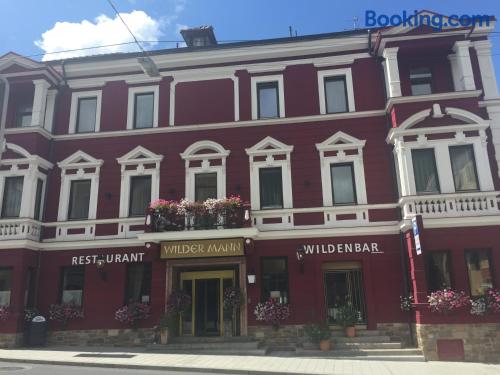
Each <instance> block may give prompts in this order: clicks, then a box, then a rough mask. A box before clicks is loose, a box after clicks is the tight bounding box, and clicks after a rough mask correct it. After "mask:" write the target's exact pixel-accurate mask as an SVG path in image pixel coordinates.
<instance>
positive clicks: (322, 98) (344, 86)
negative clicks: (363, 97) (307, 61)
mask: <svg viewBox="0 0 500 375" xmlns="http://www.w3.org/2000/svg"><path fill="white" fill-rule="evenodd" d="M318 89H319V104H320V113H321V114H323V115H324V114H330V113H342V112H354V111H355V110H356V107H355V103H354V88H353V83H352V72H351V68H344V69H329V70H320V71H318Z"/></svg>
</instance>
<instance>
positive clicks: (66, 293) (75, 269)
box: [61, 266, 85, 306]
mask: <svg viewBox="0 0 500 375" xmlns="http://www.w3.org/2000/svg"><path fill="white" fill-rule="evenodd" d="M84 275H85V268H84V266H72V267H64V268H63V272H62V288H61V303H67V304H72V305H75V306H82V303H83V280H84Z"/></svg>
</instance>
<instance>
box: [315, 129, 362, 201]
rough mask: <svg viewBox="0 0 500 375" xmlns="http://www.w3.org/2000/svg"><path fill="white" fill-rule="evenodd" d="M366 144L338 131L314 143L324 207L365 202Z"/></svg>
mask: <svg viewBox="0 0 500 375" xmlns="http://www.w3.org/2000/svg"><path fill="white" fill-rule="evenodd" d="M365 143H366V141H364V140H359V139H357V138H355V137H353V136H350V135H348V134H346V133H344V132H341V131H339V132H337V133H335V134H334V135H332V136H331V137H330V138H328V139H326V140H325V141H324V142H322V143H317V144H316V149H317V150H318V151H319V153H320V163H321V182H322V190H323V205H324V206H333V205H354V204H366V203H367V199H366V183H365V170H364V164H363V147H364V146H365Z"/></svg>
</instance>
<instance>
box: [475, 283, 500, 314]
mask: <svg viewBox="0 0 500 375" xmlns="http://www.w3.org/2000/svg"><path fill="white" fill-rule="evenodd" d="M470 305H471V309H470V313H471V314H472V315H487V314H491V313H500V290H499V289H488V290H487V291H486V293H485V294H484V295H483V296H479V297H476V298H473V299H471V300H470Z"/></svg>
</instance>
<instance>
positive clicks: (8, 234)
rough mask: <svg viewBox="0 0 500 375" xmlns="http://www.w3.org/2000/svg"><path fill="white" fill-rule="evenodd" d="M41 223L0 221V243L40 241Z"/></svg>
mask: <svg viewBox="0 0 500 375" xmlns="http://www.w3.org/2000/svg"><path fill="white" fill-rule="evenodd" d="M40 229H41V223H40V222H39V221H36V220H33V219H2V220H0V241H6V240H31V241H38V240H39V239H40Z"/></svg>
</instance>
